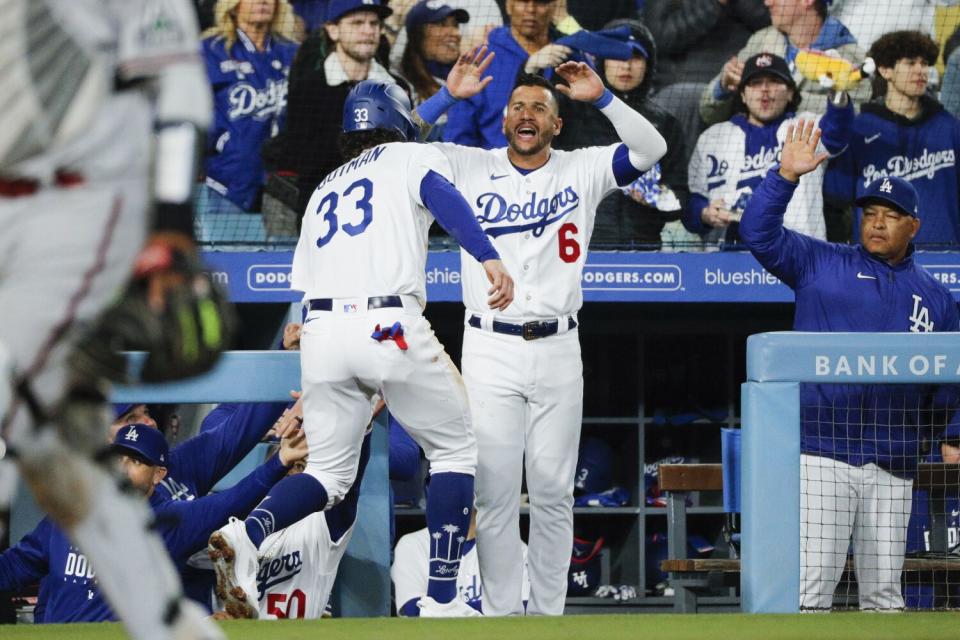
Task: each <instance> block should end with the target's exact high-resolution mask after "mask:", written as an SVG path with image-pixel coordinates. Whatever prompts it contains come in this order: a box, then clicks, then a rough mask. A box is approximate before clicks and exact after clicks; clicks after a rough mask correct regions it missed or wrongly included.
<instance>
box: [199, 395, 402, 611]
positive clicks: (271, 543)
mask: <svg viewBox="0 0 960 640" xmlns="http://www.w3.org/2000/svg"><path fill="white" fill-rule="evenodd" d="M382 406H383V405H382V403H381V408H382ZM372 428H373V427H372V423H371V427H370V428H369V429H368V430H367V433H366V434H365V435H364V438H363V446H362V447H361V449H360V458H359V461H358V463H357V479H356V481H355V482H354V483H353V486H352V487H350V490H349V491H348V492H347V494H346V496H345V497H344V499H343V500H342V501H340V502H339V503H337V505H336V506H334V507H332V508H330V509H329V510H327V511H316V512H314V513H311V514H310V515H309V516H307V517H306V518H304V519H302V520H299V521H298V522H295V523H293V524H292V525H290V526H288V527H285V528H283V529H281V530H279V531H275V532H273V533H271V534H270V535H268V536H267V537H266V538H264V540H263V543H262V544H261V545H260V547H259V552H258V554H257V561H256V563H255V564H254V563H250V564H249V565H246V566H244V567H238V569H240V570H241V573H242V574H245V577H246V578H247V582H246V583H247V584H252V583H253V582H254V581H255V583H256V588H257V593H256V596H255V599H256V601H257V604H258V608H257V609H255V610H254V609H252V608H250V607H246V606H243V604H244V603H245V599H244V598H229V599H228V598H227V597H226V594H227V593H228V592H231V591H233V590H235V589H242V587H241V586H240V585H241V584H243V583H241V582H240V581H235V580H234V575H236V573H235V568H234V560H235V559H234V560H231V559H230V558H228V557H227V556H226V555H225V554H223V553H222V548H220V547H217V546H215V545H214V544H211V546H210V547H208V550H207V552H208V553H209V555H210V559H211V560H212V561H213V565H214V568H215V570H216V572H217V594H218V597H219V598H220V600H221V602H222V604H223V610H222V611H218V612H217V613H216V614H215V617H216V618H217V619H221V620H224V619H231V618H260V619H265V620H277V619H283V618H307V619H313V618H320V617H323V615H324V611H325V609H326V607H327V602H328V601H329V600H330V594H331V592H332V591H333V585H334V582H335V581H336V578H337V569H338V568H339V567H340V561H341V560H342V559H343V556H344V554H345V553H346V550H347V546H348V545H349V544H350V539H351V537H352V536H353V525H354V524H355V523H356V520H357V503H358V501H359V500H360V485H361V483H362V481H363V474H364V472H365V471H366V468H367V462H368V461H369V460H370V433H371V431H372ZM304 468H305V465H304V464H298V465H294V466H293V467H291V468H290V471H289V472H288V473H287V475H288V476H293V475H296V474H298V473H302V472H303V470H304ZM238 522H240V521H238ZM240 524H242V522H240Z"/></svg>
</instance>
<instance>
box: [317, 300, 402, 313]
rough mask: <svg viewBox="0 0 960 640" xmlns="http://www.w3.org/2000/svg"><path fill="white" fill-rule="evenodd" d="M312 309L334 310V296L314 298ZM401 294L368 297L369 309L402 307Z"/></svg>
mask: <svg viewBox="0 0 960 640" xmlns="http://www.w3.org/2000/svg"><path fill="white" fill-rule="evenodd" d="M309 306H310V311H333V298H314V299H313V300H311V301H310V303H309ZM402 306H403V300H402V299H401V298H400V296H371V297H369V298H367V309H382V308H384V307H402Z"/></svg>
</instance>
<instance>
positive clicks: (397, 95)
mask: <svg viewBox="0 0 960 640" xmlns="http://www.w3.org/2000/svg"><path fill="white" fill-rule="evenodd" d="M412 110H413V108H412V107H411V106H410V98H408V97H407V94H406V92H405V91H404V90H403V89H401V88H400V87H399V86H397V85H395V84H391V83H387V82H377V81H375V80H364V81H363V82H361V83H359V84H357V86H355V87H354V88H353V89H351V90H350V93H349V94H347V101H346V102H344V103H343V127H342V129H343V131H344V132H346V133H350V132H351V131H369V130H371V129H384V130H387V131H396V132H397V133H399V134H400V135H401V136H403V139H404V140H416V139H417V136H418V135H419V133H420V131H419V129H418V127H417V125H416V124H414V122H413V115H411V113H410V112H411V111H412Z"/></svg>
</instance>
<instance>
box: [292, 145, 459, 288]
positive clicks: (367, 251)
mask: <svg viewBox="0 0 960 640" xmlns="http://www.w3.org/2000/svg"><path fill="white" fill-rule="evenodd" d="M431 170H432V171H435V172H437V173H438V174H440V175H441V176H443V177H445V178H447V179H449V178H450V174H451V171H450V165H449V163H448V162H447V160H446V158H445V157H444V156H443V154H442V153H440V152H439V151H438V150H437V149H434V148H432V147H431V146H430V145H426V144H417V143H403V142H399V143H390V144H383V145H379V146H377V147H374V148H372V149H368V150H366V151H364V152H363V153H361V154H360V155H359V156H358V157H356V158H354V159H353V160H351V161H350V162H347V163H345V164H343V165H342V166H340V167H338V168H337V169H334V170H333V171H331V172H330V173H329V174H328V175H327V176H326V177H325V178H324V179H323V182H321V183H320V185H319V186H318V187H317V189H316V190H315V191H314V193H313V196H311V198H310V203H309V204H308V205H307V210H306V212H305V213H304V215H303V227H302V229H301V231H300V240H299V242H298V243H297V250H296V252H295V253H294V256H293V274H292V283H291V286H292V288H293V289H296V290H298V291H303V292H304V293H305V294H306V296H305V297H306V298H307V299H312V298H346V297H355V296H380V295H393V294H410V295H414V296H417V298H419V300H420V302H421V304H424V303H425V302H426V273H425V268H426V261H427V230H428V229H429V228H430V225H431V224H432V223H433V215H432V214H431V213H430V212H429V211H428V210H427V209H426V207H425V206H424V204H423V200H421V198H420V183H421V181H422V180H423V177H424V176H425V175H426V174H427V172H429V171H431Z"/></svg>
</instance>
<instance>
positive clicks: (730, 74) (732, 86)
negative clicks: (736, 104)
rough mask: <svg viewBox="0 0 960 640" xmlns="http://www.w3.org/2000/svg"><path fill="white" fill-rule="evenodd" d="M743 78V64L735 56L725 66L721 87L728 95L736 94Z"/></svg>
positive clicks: (721, 75)
mask: <svg viewBox="0 0 960 640" xmlns="http://www.w3.org/2000/svg"><path fill="white" fill-rule="evenodd" d="M742 76H743V63H742V62H741V61H740V60H739V59H738V58H737V57H736V56H733V57H732V58H730V59H729V60H727V62H726V63H725V64H724V65H723V71H721V73H720V86H722V87H723V88H724V90H726V91H727V92H728V93H735V92H736V91H737V88H738V87H739V86H740V78H741V77H742Z"/></svg>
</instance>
